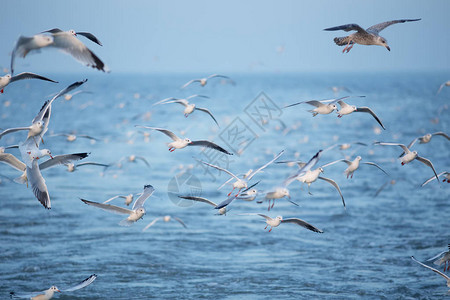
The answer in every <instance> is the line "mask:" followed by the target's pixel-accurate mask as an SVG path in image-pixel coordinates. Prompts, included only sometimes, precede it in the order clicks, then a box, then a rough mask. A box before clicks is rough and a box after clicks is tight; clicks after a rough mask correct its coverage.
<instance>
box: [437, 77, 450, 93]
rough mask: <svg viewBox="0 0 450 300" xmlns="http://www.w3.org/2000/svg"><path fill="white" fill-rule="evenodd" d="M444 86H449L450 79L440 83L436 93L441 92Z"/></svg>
mask: <svg viewBox="0 0 450 300" xmlns="http://www.w3.org/2000/svg"><path fill="white" fill-rule="evenodd" d="M444 86H450V80H449V81H446V82H444V83H443V84H441V86H440V87H439V89H438V91H437V93H436V94H439V93H440V92H441V90H442V89H443V88H444Z"/></svg>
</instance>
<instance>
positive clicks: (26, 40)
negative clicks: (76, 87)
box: [11, 28, 109, 73]
mask: <svg viewBox="0 0 450 300" xmlns="http://www.w3.org/2000/svg"><path fill="white" fill-rule="evenodd" d="M42 33H50V34H51V36H47V39H46V38H43V36H44V35H42V34H39V35H37V36H33V37H24V36H21V37H20V38H19V40H18V41H17V43H16V46H15V47H14V50H13V53H12V57H11V73H12V72H14V59H15V56H16V55H18V56H20V57H23V58H25V56H26V55H27V54H28V53H29V52H30V51H33V50H38V49H41V48H46V47H54V48H57V49H60V50H61V51H63V52H65V53H67V54H70V55H71V56H72V57H73V58H75V59H76V60H78V61H79V62H80V63H82V64H83V65H86V66H88V67H92V68H95V69H98V70H100V71H103V72H109V69H108V67H107V66H106V65H105V64H104V63H103V62H102V61H101V60H100V58H98V57H97V55H95V54H94V52H92V51H91V50H89V48H87V47H86V46H85V45H84V44H83V42H81V41H80V40H78V39H77V38H76V36H77V35H83V36H85V37H86V38H88V39H90V40H91V41H93V42H95V43H97V44H98V45H100V46H102V44H101V43H100V41H99V40H98V39H97V38H96V37H95V36H94V35H93V34H91V33H88V32H75V31H74V30H69V31H62V30H61V29H58V28H54V29H51V30H47V31H44V32H42ZM37 40H39V43H37V42H36V41H37Z"/></svg>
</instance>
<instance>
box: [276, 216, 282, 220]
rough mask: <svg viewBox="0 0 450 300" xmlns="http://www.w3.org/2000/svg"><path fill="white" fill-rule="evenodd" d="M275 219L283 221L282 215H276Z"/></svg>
mask: <svg viewBox="0 0 450 300" xmlns="http://www.w3.org/2000/svg"><path fill="white" fill-rule="evenodd" d="M275 219H276V220H280V221H283V217H282V216H277V217H276V218H275Z"/></svg>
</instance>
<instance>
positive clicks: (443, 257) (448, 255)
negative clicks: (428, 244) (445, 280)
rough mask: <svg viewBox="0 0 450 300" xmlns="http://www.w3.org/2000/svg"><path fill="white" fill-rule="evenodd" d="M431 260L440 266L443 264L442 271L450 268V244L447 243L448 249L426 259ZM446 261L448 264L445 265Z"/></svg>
mask: <svg viewBox="0 0 450 300" xmlns="http://www.w3.org/2000/svg"><path fill="white" fill-rule="evenodd" d="M430 260H432V261H433V263H434V264H435V265H437V266H440V265H442V264H444V272H445V271H446V269H447V271H449V270H450V244H448V251H444V252H441V253H439V254H438V255H435V256H433V257H432V258H430V259H427V261H430ZM447 263H448V266H447Z"/></svg>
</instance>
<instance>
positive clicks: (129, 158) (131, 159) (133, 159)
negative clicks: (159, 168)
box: [117, 154, 150, 168]
mask: <svg viewBox="0 0 450 300" xmlns="http://www.w3.org/2000/svg"><path fill="white" fill-rule="evenodd" d="M124 160H126V161H128V162H131V163H135V162H137V160H141V161H142V162H143V163H144V164H145V165H146V166H147V167H149V168H150V164H149V163H148V161H147V160H146V159H145V157H143V156H138V155H135V154H131V155H130V156H125V157H122V158H121V159H120V160H119V162H118V163H117V165H118V166H119V168H121V167H122V161H124Z"/></svg>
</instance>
